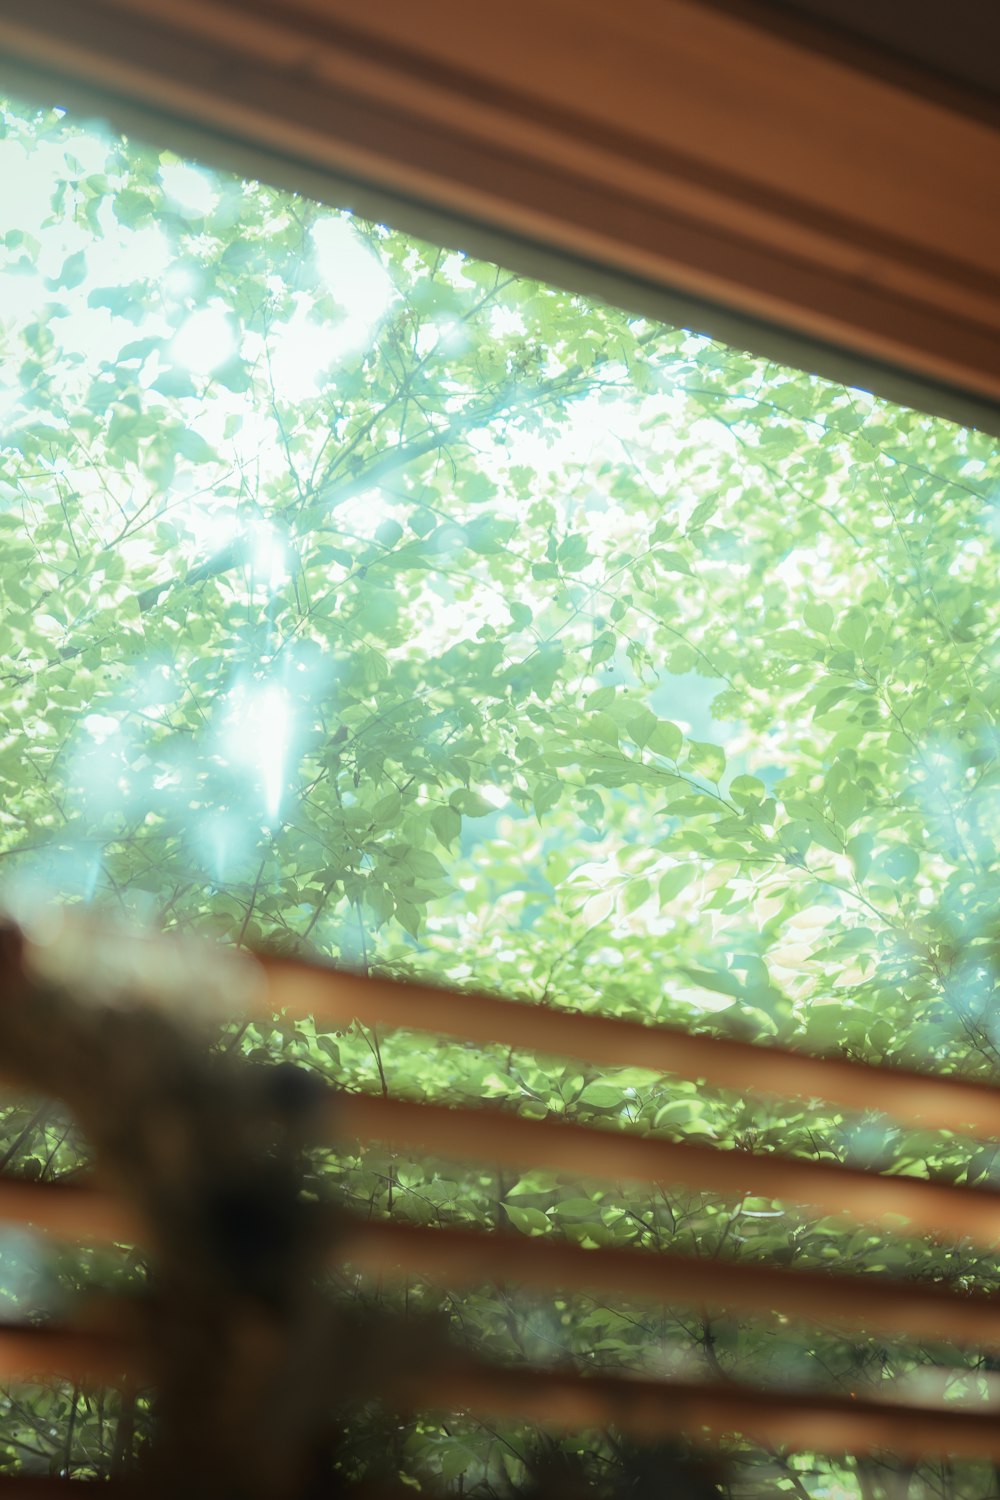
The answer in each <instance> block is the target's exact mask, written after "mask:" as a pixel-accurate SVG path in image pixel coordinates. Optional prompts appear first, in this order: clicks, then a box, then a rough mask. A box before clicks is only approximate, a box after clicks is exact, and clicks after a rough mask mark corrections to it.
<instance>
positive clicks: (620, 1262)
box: [337, 1220, 1000, 1348]
mask: <svg viewBox="0 0 1000 1500" xmlns="http://www.w3.org/2000/svg"><path fill="white" fill-rule="evenodd" d="M337 1259H338V1261H339V1260H346V1261H349V1262H351V1263H352V1264H354V1265H356V1266H358V1267H359V1268H360V1269H362V1270H364V1271H367V1272H369V1273H376V1274H379V1275H383V1274H392V1273H393V1272H395V1273H396V1274H404V1273H405V1274H410V1275H424V1276H427V1277H429V1278H430V1279H431V1280H432V1281H434V1282H438V1283H440V1284H441V1285H443V1286H448V1287H457V1286H475V1285H480V1284H483V1283H485V1282H497V1281H499V1282H514V1283H519V1284H521V1285H524V1286H531V1287H538V1288H542V1289H558V1290H560V1291H564V1292H570V1291H575V1292H588V1291H589V1292H601V1293H603V1294H604V1295H612V1296H619V1297H637V1298H649V1299H650V1300H652V1301H656V1302H659V1303H661V1304H665V1305H674V1306H676V1305H679V1304H686V1305H689V1306H699V1307H705V1308H710V1309H716V1310H717V1309H721V1308H728V1309H730V1310H738V1311H741V1312H771V1311H773V1312H779V1313H782V1314H784V1315H785V1316H788V1317H797V1318H803V1319H807V1320H809V1321H810V1322H817V1323H821V1324H828V1323H834V1324H839V1325H840V1326H842V1327H843V1326H845V1325H848V1324H850V1325H852V1326H854V1327H856V1328H858V1329H863V1330H865V1331H867V1332H874V1333H882V1334H898V1335H901V1336H905V1337H909V1338H927V1339H934V1340H939V1341H942V1342H945V1343H952V1344H957V1345H974V1346H976V1347H980V1348H998V1347H1000V1298H996V1297H989V1296H985V1295H983V1294H977V1295H974V1296H968V1295H963V1294H961V1293H956V1292H950V1291H948V1290H947V1289H946V1288H944V1287H937V1286H931V1285H928V1284H927V1283H926V1282H906V1281H897V1280H895V1279H891V1278H889V1277H885V1276H878V1275H857V1274H854V1275H844V1274H840V1275H838V1274H836V1273H833V1272H825V1271H802V1270H793V1269H789V1268H786V1267H781V1266H769V1265H752V1264H746V1263H740V1262H736V1261H731V1260H726V1259H721V1260H715V1259H712V1258H710V1257H706V1256H686V1255H675V1254H672V1253H656V1252H653V1251H644V1250H617V1249H601V1250H585V1249H583V1248H582V1247H581V1246H578V1245H570V1244H567V1243H566V1242H565V1241H564V1240H558V1239H556V1238H554V1237H550V1236H545V1237H544V1238H543V1237H538V1236H536V1237H534V1238H531V1239H529V1238H528V1237H527V1236H525V1235H515V1234H510V1233H494V1234H484V1233H482V1232H480V1231H476V1230H469V1229H455V1228H440V1229H430V1228H426V1227H424V1226H422V1225H415V1224H401V1223H395V1222H394V1223H380V1222H378V1221H376V1220H367V1221H363V1222H362V1221H359V1222H358V1223H352V1224H350V1225H349V1226H348V1227H347V1229H346V1230H343V1231H342V1232H341V1234H340V1235H339V1237H338V1241H337Z"/></svg>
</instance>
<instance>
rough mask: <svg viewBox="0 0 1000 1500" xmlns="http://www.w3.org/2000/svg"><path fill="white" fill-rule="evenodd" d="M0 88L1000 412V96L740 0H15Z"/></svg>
mask: <svg viewBox="0 0 1000 1500" xmlns="http://www.w3.org/2000/svg"><path fill="white" fill-rule="evenodd" d="M0 80H2V82H3V83H4V84H5V86H6V87H8V88H10V89H11V90H12V91H19V92H20V93H22V94H25V93H30V94H33V95H35V96H36V97H38V98H45V99H47V100H48V101H52V100H54V99H59V100H60V101H62V102H64V103H66V104H75V105H79V106H82V107H84V108H87V109H92V110H93V111H94V112H95V113H100V114H103V115H105V116H106V117H108V118H110V119H111V120H112V122H113V123H115V124H117V125H119V126H121V127H122V128H125V129H130V130H133V131H135V132H136V133H139V132H143V131H144V132H145V133H146V134H148V135H152V136H153V137H154V138H155V139H157V140H160V141H163V142H164V143H165V144H169V145H171V146H173V147H174V148H175V149H178V150H180V151H184V152H187V153H189V154H193V155H195V156H199V157H201V158H202V159H205V160H209V161H211V162H213V163H215V164H217V165H221V166H229V167H233V168H235V169H236V170H239V171H243V172H245V173H249V174H251V175H255V176H266V177H267V178H268V179H269V180H272V181H274V182H276V183H278V184H280V185H282V186H287V187H290V188H294V189H295V190H298V191H302V192H306V193H309V194H312V195H314V196H317V197H320V198H324V199H327V200H330V201H336V202H340V203H345V204H348V205H349V206H351V207H354V208H356V209H357V210H358V211H360V212H363V213H365V214H369V215H373V216H375V217H379V218H382V219H385V220H388V221H390V222H392V223H393V224H395V225H397V226H398V227H400V228H402V229H404V230H408V231H410V232H414V233H418V234H422V235H425V236H428V237H435V238H437V239H438V240H439V241H440V242H443V243H448V244H454V245H458V246H460V247H461V248H463V249H466V250H468V251H469V252H471V253H474V254H478V255H482V256H486V257H489V258H492V259H498V260H501V261H504V262H505V263H506V264H508V265H511V266H512V267H514V268H515V269H519V270H523V271H525V272H527V273H530V274H533V275H537V276H540V277H544V278H547V279H549V280H553V281H556V282H559V283H561V284H563V285H567V286H570V287H572V288H574V289H579V290H581V291H583V292H586V293H588V294H590V295H597V296H601V297H604V298H605V299H607V300H611V301H615V302H618V303H619V304H621V305H624V306H627V307H631V308H634V309H635V310H636V311H639V312H642V313H644V314H646V315H649V316H657V317H662V318H664V319H665V320H667V321H672V322H683V323H685V324H686V325H688V326H695V327H698V328H700V329H703V330H704V331H707V332H710V333H712V334H714V335H715V336H717V337H720V338H722V339H724V340H726V341H728V342H731V343H736V344H739V345H742V346H743V347H746V348H749V349H752V350H754V351H756V352H759V353H762V354H765V355H767V356H770V357H773V358H779V359H782V360H785V361H787V362H789V363H795V364H800V365H805V366H808V367H810V368H812V369H814V370H817V371H818V372H820V373H822V374H826V375H829V376H831V377H833V378H835V379H839V380H845V381H849V382H851V383H856V384H862V385H868V386H870V387H872V388H874V389H877V390H878V391H879V392H880V393H882V394H884V395H887V396H889V397H890V398H893V399H897V400H902V401H904V402H908V403H909V404H912V405H914V406H917V407H919V408H923V409H926V410H933V411H936V412H938V413H940V414H942V415H945V416H948V417H951V418H954V419H955V420H958V421H964V422H967V423H970V424H972V425H978V426H981V427H985V428H989V429H991V430H993V431H998V432H1000V252H998V249H997V246H998V244H1000V194H997V192H996V186H997V184H998V183H1000V117H998V118H996V119H994V118H991V117H990V115H989V111H988V110H983V109H982V108H981V107H975V108H974V107H971V105H970V108H969V109H968V110H964V109H963V108H962V107H961V100H960V99H959V98H957V97H956V96H954V95H953V94H952V95H942V92H941V90H940V89H936V90H935V89H929V90H928V92H927V94H926V96H923V95H921V93H920V92H918V91H917V89H916V88H915V87H914V78H913V76H912V75H911V74H908V75H907V76H906V77H905V78H902V79H901V78H900V77H898V76H896V75H895V74H894V73H893V72H892V70H886V69H881V70H879V69H874V70H871V69H868V68H865V67H862V66H859V65H858V63H857V61H856V59H852V58H850V57H845V56H844V55H843V53H842V52H838V51H837V50H836V49H834V50H833V51H824V50H822V49H820V48H817V47H816V46H815V44H814V40H813V39H812V38H811V35H810V34H803V32H802V31H801V29H800V28H799V29H797V28H794V27H790V28H789V29H788V31H787V34H786V33H784V32H783V31H782V30H780V29H776V28H775V27H774V26H770V27H765V26H761V25H758V24H756V23H755V21H754V19H753V18H752V16H748V15H747V14H746V13H745V7H744V8H743V9H742V10H741V9H740V8H739V7H736V8H734V7H733V6H732V5H725V4H719V3H712V0H630V3H629V4H628V5H627V6H621V7H618V8H617V9H615V10H614V11H613V10H612V8H611V7H609V6H608V5H607V3H606V0H507V3H506V5H505V7H504V9H503V11H502V12H497V11H496V10H495V8H493V9H487V8H484V7H477V6H470V5H468V4H467V3H466V0H423V3H422V4H420V5H413V4H412V3H411V0H366V3H364V4H362V3H360V0H5V3H4V5H3V7H2V10H0ZM917 81H918V82H919V80H917Z"/></svg>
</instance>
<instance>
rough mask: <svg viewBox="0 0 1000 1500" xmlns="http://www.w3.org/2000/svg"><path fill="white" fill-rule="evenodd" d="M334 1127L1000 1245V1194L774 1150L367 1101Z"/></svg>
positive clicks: (408, 1147) (334, 1112) (349, 1101)
mask: <svg viewBox="0 0 1000 1500" xmlns="http://www.w3.org/2000/svg"><path fill="white" fill-rule="evenodd" d="M331 1130H332V1131H334V1132H336V1133H339V1134H340V1136H341V1137H342V1138H344V1139H346V1138H349V1137H353V1138H355V1139H357V1140H359V1141H361V1142H363V1143H366V1144H367V1143H371V1142H375V1141H380V1142H382V1143H384V1144H385V1145H387V1146H390V1147H392V1148H393V1149H394V1150H396V1151H399V1152H402V1153H405V1154H407V1155H409V1156H411V1157H412V1156H415V1155H417V1154H419V1153H422V1152H425V1151H429V1152H432V1153H434V1154H436V1155H440V1156H445V1157H451V1158H454V1159H457V1160H460V1161H476V1162H484V1163H486V1162H489V1163H497V1164H503V1165H505V1166H517V1167H522V1168H524V1167H532V1168H534V1167H543V1168H548V1169H550V1170H555V1171H560V1172H568V1173H572V1174H574V1175H575V1176H577V1177H589V1178H594V1177H606V1178H610V1179H612V1180H617V1179H623V1178H625V1179H632V1180H635V1181H642V1182H662V1183H670V1184H672V1185H674V1186H677V1187H684V1188H688V1189H691V1190H692V1191H697V1192H708V1193H719V1194H721V1195H723V1196H724V1197H730V1198H739V1197H742V1196H744V1195H753V1196H754V1197H762V1198H773V1199H781V1200H783V1201H785V1202H788V1203H801V1204H808V1205H810V1206H812V1207H814V1208H818V1209H820V1210H821V1211H822V1212H823V1213H846V1214H849V1215H850V1216H851V1217H852V1218H854V1219H855V1220H857V1221H858V1222H859V1223H863V1224H873V1225H882V1226H887V1225H888V1226H890V1227H894V1228H899V1229H905V1230H906V1231H907V1232H911V1233H923V1234H930V1235H933V1236H934V1237H935V1238H936V1239H940V1240H945V1241H950V1240H958V1239H961V1238H963V1237H968V1238H969V1239H970V1240H973V1241H974V1242H975V1243H976V1244H979V1245H981V1246H984V1247H986V1248H992V1247H993V1246H995V1245H998V1244H1000V1193H997V1192H992V1191H987V1190H985V1189H983V1188H965V1187H955V1186H953V1185H952V1184H950V1183H940V1182H928V1181H925V1180H923V1179H922V1178H917V1177H885V1176H880V1175H878V1174H877V1173H870V1172H865V1171H862V1170H861V1169H860V1168H857V1167H842V1166H839V1165H838V1164H836V1163H834V1162H812V1161H798V1160H796V1159H795V1158H793V1157H788V1156H782V1155H780V1154H778V1153H777V1152H769V1153H761V1154H757V1153H754V1152H749V1151H726V1150H718V1149H716V1148H713V1147H711V1146H693V1145H688V1144H687V1143H686V1142H684V1143H681V1142H675V1141H664V1140H658V1139H655V1138H653V1137H651V1136H640V1135H635V1134H632V1133H628V1134H626V1133H625V1132H623V1131H611V1130H598V1129H593V1128H591V1127H589V1126H581V1125H573V1124H569V1123H567V1122H566V1121H563V1120H559V1119H550V1120H531V1119H527V1118H525V1117H523V1116H520V1115H513V1114H507V1113H504V1112H503V1111H502V1110H496V1109H492V1110H490V1109H449V1108H447V1107H446V1106H445V1105H440V1104H412V1103H409V1102H406V1101H403V1100H398V1099H383V1098H378V1097H375V1096H372V1095H365V1094H345V1095H340V1096H338V1097H337V1098H336V1099H335V1100H334V1101H333V1104H332V1106H331Z"/></svg>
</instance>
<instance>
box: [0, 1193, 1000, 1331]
mask: <svg viewBox="0 0 1000 1500" xmlns="http://www.w3.org/2000/svg"><path fill="white" fill-rule="evenodd" d="M3 1220H6V1221H12V1223H18V1224H27V1226H30V1227H33V1229H39V1230H46V1232H51V1233H54V1235H58V1236H61V1238H67V1239H91V1241H112V1242H115V1244H148V1233H144V1232H142V1229H141V1226H139V1224H138V1223H136V1221H135V1215H132V1214H130V1212H129V1211H127V1208H126V1206H124V1205H123V1203H120V1202H118V1200H115V1199H114V1197H111V1196H109V1194H106V1193H102V1191H100V1190H97V1188H93V1187H78V1188H72V1190H66V1188H60V1187H57V1185H54V1184H18V1182H12V1181H10V1179H0V1221H3ZM331 1248H333V1256H334V1262H336V1265H342V1263H345V1262H349V1263H351V1265H354V1266H357V1268H358V1269H360V1271H364V1272H369V1274H376V1275H385V1274H388V1275H391V1274H405V1275H424V1277H429V1278H430V1280H432V1281H435V1283H439V1284H442V1286H448V1287H457V1286H477V1284H481V1283H487V1281H510V1283H520V1284H523V1286H529V1287H538V1289H543V1290H553V1292H555V1290H559V1292H601V1293H604V1295H612V1296H624V1298H648V1299H651V1301H655V1302H661V1304H696V1305H699V1307H708V1308H717V1310H718V1308H730V1310H739V1311H745V1313H772V1311H774V1313H781V1314H784V1316H786V1317H799V1319H807V1320H810V1322H817V1323H838V1325H841V1326H847V1325H850V1326H855V1328H859V1329H865V1331H870V1332H880V1334H892V1335H898V1337H906V1338H933V1340H940V1341H945V1343H951V1344H958V1346H963V1344H972V1346H976V1347H979V1349H1000V1299H999V1298H993V1296H984V1295H981V1293H978V1295H972V1296H970V1295H964V1293H955V1292H949V1290H948V1289H946V1287H942V1286H930V1284H927V1283H916V1281H897V1280H892V1278H889V1277H882V1275H858V1274H847V1275H844V1274H840V1275H838V1274H835V1272H820V1271H798V1269H789V1268H784V1266H766V1265H747V1263H739V1262H727V1260H721V1262H720V1260H711V1259H705V1257H694V1256H678V1254H672V1253H663V1254H661V1253H652V1251H642V1250H583V1248H582V1247H579V1245H571V1244H567V1242H565V1241H561V1239H556V1238H544V1239H543V1238H531V1239H529V1238H526V1236H522V1235H516V1233H481V1232H477V1230H469V1229H454V1227H441V1229H429V1227H424V1226H418V1224H403V1223H379V1221H373V1220H367V1221H361V1220H354V1218H351V1217H348V1215H345V1217H340V1215H337V1218H336V1223H331Z"/></svg>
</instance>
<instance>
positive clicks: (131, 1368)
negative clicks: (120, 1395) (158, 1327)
mask: <svg viewBox="0 0 1000 1500" xmlns="http://www.w3.org/2000/svg"><path fill="white" fill-rule="evenodd" d="M146 1363H147V1361H146V1360H145V1359H144V1358H143V1355H142V1353H141V1351H140V1350H139V1349H138V1347H137V1346H136V1344H135V1343H134V1341H132V1340H130V1339H127V1338H122V1337H119V1336H117V1335H114V1334H112V1333H110V1332H107V1331H105V1332H101V1333H97V1332H90V1331H86V1332H84V1331H81V1330H78V1329H73V1328H60V1327H49V1326H47V1325H46V1326H45V1327H40V1326H38V1325H35V1324H12V1323H0V1381H10V1380H19V1381H34V1380H51V1379H53V1378H55V1379H59V1380H72V1381H75V1382H77V1383H78V1384H81V1385H83V1384H92V1383H97V1382H99V1383H101V1384H105V1385H119V1384H121V1383H123V1382H124V1381H126V1380H129V1379H131V1378H133V1377H135V1376H136V1375H142V1374H143V1371H144V1369H145V1366H146Z"/></svg>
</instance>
